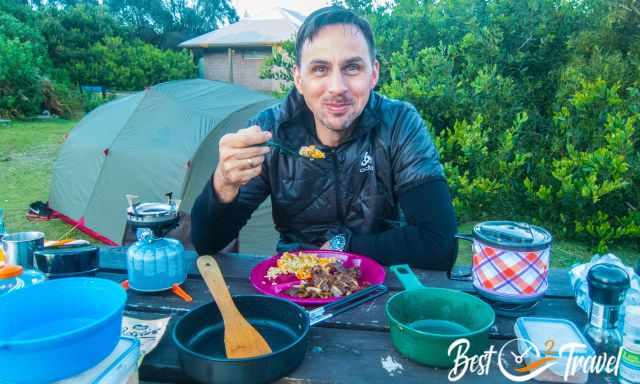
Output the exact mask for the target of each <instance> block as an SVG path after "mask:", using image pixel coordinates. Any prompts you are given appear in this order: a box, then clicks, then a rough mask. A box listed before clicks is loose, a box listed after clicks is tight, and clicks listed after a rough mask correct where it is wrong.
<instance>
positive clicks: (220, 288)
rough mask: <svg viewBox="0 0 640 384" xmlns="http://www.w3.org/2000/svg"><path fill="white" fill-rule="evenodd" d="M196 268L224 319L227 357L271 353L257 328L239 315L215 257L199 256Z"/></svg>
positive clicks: (235, 357) (238, 357) (234, 357)
mask: <svg viewBox="0 0 640 384" xmlns="http://www.w3.org/2000/svg"><path fill="white" fill-rule="evenodd" d="M197 263H198V270H199V271H200V274H201V275H202V278H203V279H204V281H205V283H207V287H209V292H211V295H212V296H213V300H215V302H216V304H217V305H218V309H220V313H221V314H222V320H223V321H224V348H225V350H226V353H227V358H229V359H242V358H245V357H256V356H261V355H266V354H268V353H271V348H270V347H269V344H267V342H266V340H265V339H264V338H263V337H262V335H260V333H258V331H257V330H256V329H255V328H254V327H253V326H252V325H251V324H249V322H248V321H247V319H245V318H244V316H242V314H241V313H240V311H239V310H238V308H237V307H236V305H235V304H234V303H233V299H232V298H231V294H230V293H229V289H228V288H227V285H226V284H225V282H224V277H222V272H221V271H220V267H218V263H217V262H216V260H215V259H214V258H213V257H211V256H208V255H205V256H200V257H199V258H198V262H197Z"/></svg>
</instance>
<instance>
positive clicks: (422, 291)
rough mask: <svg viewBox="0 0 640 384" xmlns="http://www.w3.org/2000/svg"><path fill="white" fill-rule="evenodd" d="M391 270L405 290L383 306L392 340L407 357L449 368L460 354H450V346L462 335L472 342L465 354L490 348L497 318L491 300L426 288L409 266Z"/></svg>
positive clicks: (443, 289) (447, 290)
mask: <svg viewBox="0 0 640 384" xmlns="http://www.w3.org/2000/svg"><path fill="white" fill-rule="evenodd" d="M390 270H391V271H392V272H393V273H394V274H395V275H396V276H397V277H398V279H399V280H400V282H401V283H402V285H403V286H404V288H405V291H402V292H399V293H396V294H395V295H393V296H392V297H391V298H390V299H389V300H388V301H387V304H386V307H385V313H386V315H387V320H388V321H389V327H390V330H391V341H392V343H393V345H394V347H395V348H396V349H397V350H398V351H399V352H400V353H401V354H402V355H403V356H405V357H407V358H409V359H411V360H413V361H416V362H418V363H420V364H424V365H429V366H435V367H444V368H448V367H451V366H453V363H454V359H455V357H456V352H455V351H452V354H451V356H449V354H448V349H449V346H450V345H451V343H453V342H454V341H456V340H458V339H461V338H466V339H467V340H469V342H470V347H469V350H468V351H467V352H466V355H467V356H472V355H476V354H477V355H480V354H482V353H484V351H485V350H487V349H488V347H489V329H490V328H491V326H492V325H493V323H494V322H495V319H496V315H495V313H494V311H493V309H492V308H491V306H490V305H489V304H487V303H485V302H484V301H482V300H480V299H479V298H477V297H475V296H472V295H470V294H468V293H464V292H460V291H456V290H453V289H446V288H429V287H425V286H424V285H422V283H420V281H419V280H418V279H417V277H416V276H415V275H414V274H413V272H412V271H411V268H410V267H409V266H408V265H406V264H404V265H395V266H392V267H390Z"/></svg>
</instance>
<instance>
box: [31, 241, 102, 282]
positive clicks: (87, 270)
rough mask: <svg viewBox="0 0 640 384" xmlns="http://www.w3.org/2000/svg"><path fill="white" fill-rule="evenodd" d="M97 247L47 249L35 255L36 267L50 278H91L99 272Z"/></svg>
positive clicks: (80, 246) (73, 246)
mask: <svg viewBox="0 0 640 384" xmlns="http://www.w3.org/2000/svg"><path fill="white" fill-rule="evenodd" d="M99 252H100V251H99V248H98V247H97V246H95V245H72V246H61V247H46V248H43V249H41V250H38V251H35V252H34V253H33V259H34V264H35V267H36V268H37V269H38V270H40V271H41V272H43V273H44V274H45V275H46V276H47V277H48V278H58V277H72V276H90V275H94V274H95V273H96V271H98V256H99Z"/></svg>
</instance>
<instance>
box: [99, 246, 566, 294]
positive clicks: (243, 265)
mask: <svg viewBox="0 0 640 384" xmlns="http://www.w3.org/2000/svg"><path fill="white" fill-rule="evenodd" d="M126 250H127V248H126V247H102V248H101V249H100V267H101V268H102V269H104V270H107V271H123V270H126ZM197 256H198V255H197V254H196V253H195V252H194V251H192V250H187V251H185V259H186V261H187V268H188V273H189V274H190V275H191V276H199V273H198V270H197V267H196V265H195V259H196V258H197ZM265 257H267V256H264V255H263V256H261V255H254V254H242V253H229V254H219V255H216V260H217V261H218V263H219V264H220V269H221V270H222V272H223V274H224V276H225V278H239V279H247V278H248V276H249V273H250V271H251V269H252V268H253V267H254V266H255V265H256V264H258V263H259V262H260V261H262V260H264V259H265ZM385 269H386V270H387V275H386V280H385V284H386V285H387V287H389V289H390V290H392V291H398V290H402V289H403V288H402V284H401V283H400V281H398V279H396V277H395V276H394V275H393V273H390V272H389V271H388V268H385ZM468 269H469V267H460V266H457V267H456V268H454V273H456V272H463V271H468ZM414 273H415V274H416V275H417V276H418V278H419V279H420V281H422V282H423V283H424V284H425V285H428V286H431V287H440V288H450V289H456V290H461V291H465V292H475V289H474V288H473V285H472V284H471V282H469V281H457V280H450V279H448V278H447V275H446V273H445V272H441V271H427V270H418V269H415V270H414ZM546 296H547V297H550V298H564V297H573V291H572V289H571V284H570V281H569V275H568V273H567V270H565V269H551V270H549V288H548V289H547V293H546Z"/></svg>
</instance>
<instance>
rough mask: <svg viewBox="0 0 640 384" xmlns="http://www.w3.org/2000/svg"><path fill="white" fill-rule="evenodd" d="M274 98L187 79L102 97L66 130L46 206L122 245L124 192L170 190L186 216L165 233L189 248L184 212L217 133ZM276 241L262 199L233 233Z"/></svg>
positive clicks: (255, 241) (252, 243) (214, 149)
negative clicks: (242, 226) (106, 100)
mask: <svg viewBox="0 0 640 384" xmlns="http://www.w3.org/2000/svg"><path fill="white" fill-rule="evenodd" d="M276 102H277V100H276V99H274V98H273V97H271V96H269V95H266V94H263V93H259V92H256V91H253V90H250V89H248V88H244V87H242V86H237V85H231V84H227V83H223V82H216V81H209V80H203V79H193V80H181V81H172V82H168V83H163V84H158V85H156V86H153V87H151V88H148V89H147V90H145V91H143V92H139V93H136V94H133V95H130V96H127V97H124V98H121V99H118V100H115V101H113V102H110V103H107V104H105V105H103V106H101V107H99V108H97V109H95V110H94V111H92V112H91V113H89V114H88V115H87V116H86V117H85V118H83V119H82V120H81V121H80V122H79V123H78V124H77V125H76V126H75V127H74V128H73V129H72V130H71V132H70V133H69V135H68V137H67V139H66V141H65V143H64V144H63V146H62V148H61V150H60V153H59V155H58V158H57V159H56V161H55V163H54V167H53V175H52V180H51V188H50V192H49V206H50V207H51V208H52V209H54V210H56V211H58V212H60V213H62V214H63V215H65V216H67V217H69V218H71V219H72V220H74V221H76V222H80V223H82V225H83V226H85V227H86V228H88V229H90V230H91V231H94V232H97V233H98V234H100V235H102V236H104V237H106V238H108V239H110V240H111V241H113V242H116V243H122V242H123V240H124V239H125V228H126V208H127V206H128V203H127V200H126V198H125V195H126V194H133V195H138V196H140V201H164V200H165V199H166V198H165V196H164V195H165V193H167V192H173V193H174V198H176V199H182V204H181V207H180V210H181V211H182V212H183V217H184V219H185V222H183V223H181V228H179V229H178V230H176V231H175V233H174V232H172V233H170V234H169V236H170V237H177V238H179V239H180V240H182V241H183V242H184V243H185V244H186V245H187V246H189V245H190V241H189V239H188V232H189V231H188V228H189V225H190V222H189V221H190V219H189V215H188V213H189V212H190V210H191V207H192V206H193V203H194V201H195V199H196V197H197V196H198V194H199V193H200V191H202V188H203V187H204V185H205V183H207V182H210V177H211V172H212V171H213V169H214V168H215V166H216V163H217V160H218V141H219V139H220V137H222V136H223V135H224V134H226V133H229V132H235V131H237V130H238V129H240V128H243V127H245V124H246V122H247V121H248V120H249V119H250V118H251V117H252V116H254V115H255V114H256V113H258V112H259V111H261V110H262V109H264V108H266V107H269V106H271V105H273V104H274V103H276ZM221 225H224V223H221ZM276 239H277V233H276V232H275V230H274V226H273V221H272V217H271V205H270V201H269V200H267V201H265V203H263V204H262V206H261V207H260V208H259V209H258V210H257V211H256V212H255V213H254V215H253V216H252V218H251V220H250V222H249V223H248V224H247V226H246V228H245V229H243V230H242V232H241V233H240V250H241V251H243V252H256V253H269V252H271V251H273V250H274V249H275V243H276Z"/></svg>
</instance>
